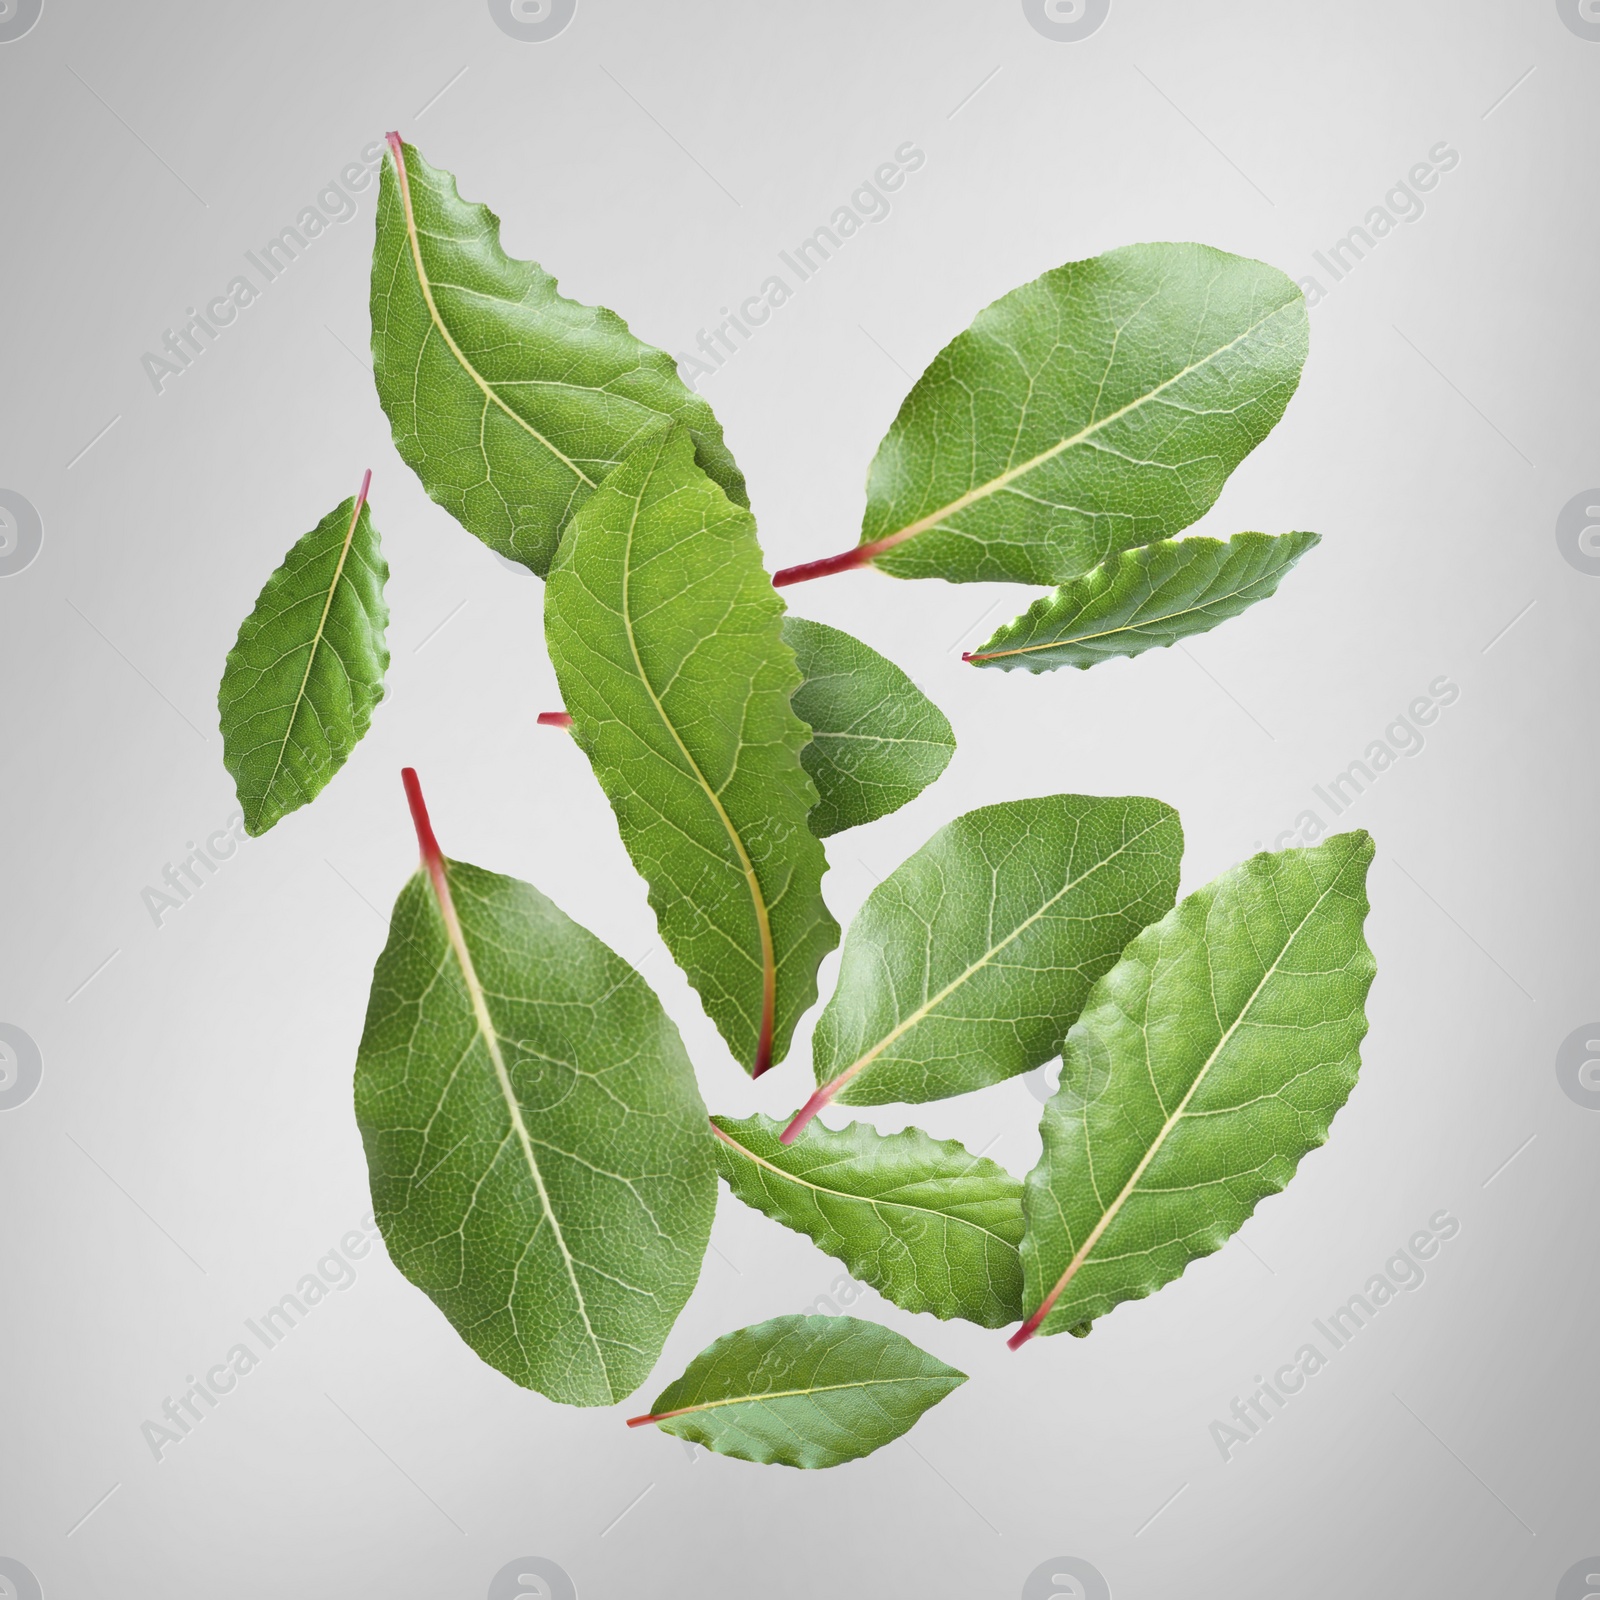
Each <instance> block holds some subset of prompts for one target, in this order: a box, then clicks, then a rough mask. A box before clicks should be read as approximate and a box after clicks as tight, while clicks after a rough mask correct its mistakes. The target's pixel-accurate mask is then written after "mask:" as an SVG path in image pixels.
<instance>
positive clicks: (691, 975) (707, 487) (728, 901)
mask: <svg viewBox="0 0 1600 1600" xmlns="http://www.w3.org/2000/svg"><path fill="white" fill-rule="evenodd" d="M545 637H546V639H547V641H548V644H549V647H550V659H551V661H552V662H553V663H554V665H555V670H556V678H557V681H558V682H559V683H560V685H561V691H562V694H563V695H564V696H565V698H566V708H567V712H568V714H569V715H570V716H571V718H572V733H573V737H574V738H575V739H576V740H577V741H578V744H579V745H580V746H581V747H582V749H583V751H584V753H585V754H586V755H587V756H588V757H589V760H590V762H591V763H592V764H593V766H594V770H595V776H596V777H597V778H599V780H600V786H601V788H602V789H604V790H605V793H606V797H607V799H609V800H610V802H611V805H612V809H613V810H614V811H615V812H616V816H617V826H618V828H619V830H620V832H621V834H622V841H623V843H624V844H625V845H626V846H627V849H628V853H629V854H630V855H631V856H632V858H633V864H634V865H635V866H636V867H637V868H638V869H639V872H640V873H641V875H642V876H643V877H644V879H645V880H646V882H647V883H648V884H649V885H650V904H651V906H652V907H653V908H654V910H655V913H656V918H657V922H658V924H659V926H660V929H661V937H662V939H663V940H664V941H665V943H666V945H667V948H668V949H669V950H670V951H671V952H672V954H673V956H674V958H675V959H676V960H677V962H678V964H679V966H681V967H682V968H683V970H684V972H685V974H686V975H687V976H688V979H689V981H690V983H692V984H693V985H694V987H695V989H696V990H697V991H698V992H699V995H700V999H701V1002H702V1004H703V1005H704V1006H705V1008H706V1011H707V1013H708V1014H709V1015H710V1017H711V1019H712V1020H713V1021H714V1022H715V1023H716V1025H717V1027H718V1029H719V1030H720V1031H721V1033H722V1036H723V1038H724V1039H726V1040H727V1042H728V1048H729V1049H730V1050H732V1051H733V1053H734V1055H735V1057H736V1058H737V1059H738V1060H739V1062H740V1063H741V1065H743V1066H744V1068H745V1070H746V1071H748V1072H750V1073H751V1074H752V1075H753V1076H760V1074H761V1073H762V1072H764V1071H765V1070H766V1069H767V1067H769V1066H770V1065H771V1064H772V1063H773V1062H776V1061H781V1060H782V1059H783V1057H784V1054H785V1053H786V1052H787V1050H788V1048H789V1039H790V1035H791V1034H792V1033H793V1032H794V1026H795V1023H796V1022H797V1021H798V1020H799V1018H800V1017H801V1015H802V1014H803V1013H804V1012H805V1011H806V1009H807V1008H808V1007H809V1006H810V1005H811V1003H812V1001H813V1000H815V999H816V994H817V967H818V965H819V964H820V963H821V961H822V958H823V957H824V956H825V955H826V954H827V953H828V952H829V951H830V950H831V949H833V947H834V945H836V944H837V943H838V941H839V925H838V924H837V923H836V922H835V921H834V920H833V918H832V917H831V916H830V915H829V914H828V909H827V907H826V906H825V905H824V904H823V901H822V874H823V872H824V871H826V870H827V858H826V857H825V856H824V855H823V851H822V845H821V843H820V842H819V841H818V840H817V838H816V837H815V836H814V835H813V834H812V832H811V830H810V828H809V827H808V826H807V824H806V814H807V813H808V812H809V811H810V810H811V808H812V807H813V806H814V805H815V804H816V800H817V791H816V788H815V786H814V785H813V784H812V782H811V780H810V778H808V777H807V776H806V773H805V769H804V768H803V767H802V766H801V765H800V752H801V750H802V749H803V748H804V746H805V744H806V741H807V739H808V738H809V737H810V731H809V730H808V729H807V727H806V725H805V724H804V723H803V722H802V721H801V720H800V719H799V718H798V717H797V716H796V715H795V714H794V711H793V709H792V708H791V705H790V696H791V695H792V694H793V693H794V691H795V690H796V689H797V688H798V687H799V686H800V672H799V669H798V668H797V667H796V665H795V659H794V651H793V650H791V649H790V648H789V646H788V645H787V644H785V643H784V640H783V602H782V601H781V600H780V599H779V598H778V596H777V595H776V594H775V593H774V592H773V588H772V585H771V583H770V582H769V581H768V579H767V575H766V571H765V570H764V568H763V567H762V565H761V548H760V546H759V545H758V544H757V543H756V529H755V519H754V518H753V517H752V516H751V515H750V513H749V512H748V511H746V510H744V509H743V508H742V507H740V506H736V505H734V504H733V503H732V502H731V501H730V500H729V499H728V497H727V496H726V495H725V494H724V493H723V492H722V490H721V489H720V488H719V487H718V486H717V485H716V484H715V483H713V482H712V481H711V479H710V478H709V477H707V476H706V474H705V473H704V472H702V471H701V470H700V468H699V467H698V466H697V464H696V462H695V459H694V452H693V447H692V445H691V443H690V440H689V437H688V435H687V434H686V433H684V431H683V430H682V429H681V428H674V429H673V430H672V431H671V432H670V433H665V434H660V435H658V436H656V437H655V438H653V439H651V440H650V442H649V443H647V444H645V445H643V446H641V447H640V448H639V450H638V451H636V452H635V454H634V455H632V456H630V457H629V458H628V460H627V461H626V462H624V463H623V465H622V466H620V467H618V468H617V469H616V471H615V472H614V473H612V475H611V476H610V477H609V478H608V479H607V480H606V482H605V484H604V486H603V487H602V488H601V489H600V490H599V491H598V492H597V493H596V494H595V495H594V496H593V497H592V498H591V499H590V500H589V501H588V502H587V503H586V504H585V505H584V507H583V509H582V510H581V511H580V512H579V513H578V514H577V516H576V517H574V518H573V520H572V524H571V527H570V528H569V530H568V532H567V535H566V537H565V538H564V539H563V540H562V542H561V550H560V553H559V555H558V556H557V558H556V564H555V566H554V567H553V568H552V569H551V572H550V581H549V585H548V587H547V589H546V591H545Z"/></svg>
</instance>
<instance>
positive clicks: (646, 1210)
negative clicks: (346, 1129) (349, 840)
mask: <svg viewBox="0 0 1600 1600" xmlns="http://www.w3.org/2000/svg"><path fill="white" fill-rule="evenodd" d="M406 784H407V792H408V794H409V796H410V798H411V802H412V811H413V816H414V817H415V819H416V823H417V833H418V838H419V841H420V843H421V846H422V855H423V865H422V868H421V870H420V871H419V872H418V873H417V874H416V876H415V877H413V878H412V879H411V881H410V882H409V883H408V884H407V885H406V886H405V888H404V889H403V890H401V893H400V898H399V900H398V901H397V902H396V905H395V909H394V917H393V920H392V922H391V924H390V933H389V942H388V943H387V945H386V946H385V947H384V950H383V953H382V955H380V956H379V957H378V964H377V970H376V971H375V972H374V974H373V980H372V999H371V1002H370V1005H369V1007H368V1010H367V1019H366V1026H365V1029H364V1031H363V1033H362V1037H361V1048H360V1054H359V1056H358V1058H357V1062H356V1077H355V1100H356V1121H357V1123H358V1124H359V1126H360V1129H361V1137H362V1142H363V1143H364V1145H365V1147H366V1153H367V1165H368V1169H369V1173H370V1176H371V1181H372V1203H373V1210H374V1213H375V1215H376V1217H377V1220H378V1226H379V1228H380V1229H381V1230H382V1232H383V1237H384V1241H385V1243H386V1244H387V1245H388V1248H389V1254H390V1256H391V1258H392V1259H393V1261H394V1263H395V1265H396V1266H397V1267H399V1269H400V1270H401V1272H403V1273H404V1274H405V1275H406V1277H408V1278H409V1279H410V1280H411V1281H412V1282H413V1283H414V1284H416V1285H417V1287H418V1288H420V1289H422V1290H423V1291H424V1292H425V1293H426V1294H427V1295H428V1296H429V1297H430V1298H431V1299H432V1300H433V1301H434V1303H435V1304H436V1305H437V1306H438V1307H439V1309H440V1310H441V1311H443V1312H444V1314H445V1316H446V1317H448V1318H449V1319H450V1321H451V1323H452V1324H453V1325H454V1326H455V1329H456V1331H457V1332H458V1333H459V1334H460V1335H461V1337H462V1338H463V1339H464V1340H466V1342H467V1343H468V1344H469V1345H471V1347H472V1348H473V1349H474V1350H475V1351H477V1353H478V1354H479V1355H480V1356H482V1358H483V1359H484V1360H485V1361H487V1362H488V1363H489V1364H490V1365H491V1366H493V1367H496V1368H498V1369H499V1370H500V1371H501V1372H503V1373H505V1375H506V1376H507V1377H509V1378H512V1379H514V1380H515V1381H516V1382H517V1383H520V1384H523V1385H524V1386H525V1387H527V1388H530V1389H538V1390H539V1391H540V1392H541V1393H543V1394H546V1395H548V1396H549V1397H550V1398H551V1399H552V1400H559V1401H561V1402H563V1403H564V1404H567V1405H580V1406H600V1405H611V1404H613V1403H614V1402H616V1401H618V1400H620V1399H622V1398H623V1397H624V1396H625V1395H627V1394H629V1393H631V1392H632V1391H633V1390H634V1389H636V1388H637V1387H638V1386H639V1384H641V1383H642V1382H643V1381H644V1380H645V1378H646V1377H647V1376H648V1375H649V1372H650V1369H651V1367H652V1366H653V1365H654V1364H655V1361H656V1358H657V1357H658V1356H659V1355H660V1353H661V1347H662V1344H663V1342H664V1341H665V1339H666V1336H667V1332H668V1330H669V1329H670V1328H671V1326H672V1324H673V1321H674V1319H675V1318H676V1317H677V1314H678V1312H679V1311H680V1310H682V1309H683V1305H684V1302H685V1301H686V1300H687V1299H688V1298H689V1294H690V1292H691V1291H692V1290H693V1288H694V1285H695V1280H696V1279H697V1277H698V1276H699V1272H700V1262H701V1258H702V1256H703V1255H704V1253H705V1248H706V1243H707V1241H708V1240H709V1238H710V1236H711V1218H712V1213H713V1212H714V1210H715V1208H716V1176H715V1169H714V1165H713V1161H712V1155H711V1151H710V1149H709V1148H708V1141H707V1139H706V1134H705V1125H706V1124H705V1119H706V1110H705V1105H704V1103H703V1102H702V1101H701V1099H700V1091H699V1089H698V1088H697V1087H696V1083H695V1076H694V1069H693V1067H692V1066H691V1065H690V1063H689V1058H688V1056H687V1054H686V1053H685V1051H684V1048H683V1043H682V1040H681V1039H680V1038H679V1037H678V1031H677V1029H676V1028H675V1027H674V1026H673V1024H672V1022H671V1020H670V1019H669V1018H668V1017H667V1015H666V1013H665V1012H664V1011H663V1010H662V1009H661V1005H660V1002H659V1001H658V1000H657V999H656V997H655V995H654V994H653V993H652V992H651V990H650V988H649V986H648V985H647V984H646V983H645V982H644V980H643V979H642V978H640V976H639V975H638V973H636V972H635V971H634V970H633V969H632V968H631V967H630V966H629V965H628V964H627V963H626V962H625V961H623V960H622V958H621V957H620V956H618V955H616V954H614V953H613V952H612V951H611V950H609V949H607V947H606V946H605V945H603V944H602V943H601V942H600V941H599V940H598V939H596V938H595V937H594V935H593V934H591V933H589V932H587V931H586V930H585V929H583V928H581V927H579V926H578V924H577V923H575V922H573V921H572V920H571V919H570V918H569V917H567V916H566V915H564V914H563V913H562V912H561V911H560V910H558V909H557V908H556V907H555V906H554V905H552V904H551V902H550V901H548V900H547V899H545V897H544V896H543V895H542V894H540V893H539V891H538V890H537V889H535V888H534V887H533V886H532V885H531V884H528V883H522V882H519V881H518V880H517V879H515V878H507V877H502V876H501V875H500V874H498V873H494V872H486V871H484V870H483V869H482V868H481V867H474V866H469V865H468V864H467V863H465V862H462V861H451V860H447V859H446V858H445V857H444V856H443V855H442V854H441V853H440V850H439V847H438V844H437V842H436V841H435V839H434V836H433V830H432V828H431V827H430V826H429V824H428V818H427V812H426V810H425V809H424V807H423V804H422V797H421V792H420V790H419V789H418V787H417V785H416V775H415V774H414V773H412V772H410V771H409V769H408V771H407V773H406Z"/></svg>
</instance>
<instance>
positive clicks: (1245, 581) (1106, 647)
mask: <svg viewBox="0 0 1600 1600" xmlns="http://www.w3.org/2000/svg"><path fill="white" fill-rule="evenodd" d="M1320 537H1321V536H1320V535H1318V534H1315V533H1284V534H1279V535H1277V536H1276V537H1273V536H1271V535H1269V534H1265V533H1236V534H1235V535H1234V536H1233V537H1232V538H1231V539H1228V540H1226V541H1224V540H1220V539H1177V540H1170V539H1164V540H1162V541H1161V542H1160V543H1159V544H1151V545H1145V546H1144V547H1142V548H1141V549H1138V550H1126V551H1124V552H1123V553H1122V554H1121V555H1120V556H1114V557H1113V558H1112V559H1111V560H1110V561H1107V562H1106V563H1105V564H1104V565H1103V566H1099V567H1096V568H1095V569H1094V571H1093V572H1091V573H1089V574H1087V575H1086V576H1085V577H1082V578H1076V579H1074V580H1073V581H1072V582H1071V583H1067V584H1063V585H1062V586H1061V587H1060V588H1059V589H1056V590H1055V591H1054V592H1053V593H1051V594H1047V595H1041V596H1040V597H1039V599H1037V600H1035V601H1034V603H1033V604H1032V605H1031V606H1029V607H1028V609H1027V611H1026V612H1024V613H1023V615H1022V616H1020V617H1018V618H1017V619H1016V620H1015V621H1013V622H1008V623H1007V624H1006V625H1005V626H1004V627H1003V628H999V629H997V630H996V631H995V634H994V636H993V637H992V638H991V639H990V640H989V641H988V642H987V643H986V644H985V645H983V647H982V648H981V649H978V650H974V651H971V652H970V653H969V654H967V655H965V656H963V657H962V659H963V660H964V661H970V662H972V663H973V664H974V665H975V666H979V667H1000V668H1002V669H1004V670H1006V671H1014V670H1016V669H1017V668H1019V667H1020V668H1025V669H1026V670H1027V671H1029V672H1049V671H1052V670H1053V669H1055V668H1056V667H1080V668H1084V669H1087V668H1089V667H1092V666H1093V665H1094V664H1095V663H1096V662H1097V661H1107V660H1109V659H1110V658H1111V657H1112V656H1136V655H1141V654H1142V653H1143V652H1144V651H1146V650H1154V649H1156V648H1158V647H1164V646H1168V645H1174V644H1176V643H1177V642H1178V641H1179V640H1180V639H1188V638H1191V637H1193V636H1194V635H1195V634H1198V633H1207V632H1209V631H1210V630H1211V629H1212V628H1215V627H1216V626H1217V625H1218V624H1219V623H1222V622H1226V621H1227V620H1228V619H1229V618H1230V617H1236V616H1238V615H1239V614H1240V612H1242V611H1244V610H1246V609H1247V608H1248V607H1250V606H1253V605H1254V604H1255V603H1256V601H1258V600H1265V599H1267V598H1268V597H1269V596H1271V595H1273V594H1275V593H1276V592H1277V589H1278V584H1279V583H1280V582H1281V581H1282V579H1283V577H1284V576H1285V574H1286V573H1288V571H1289V570H1290V568H1292V567H1293V566H1294V564H1295V563H1296V562H1297V561H1298V560H1299V559H1300V557H1301V556H1303V555H1304V554H1305V553H1306V551H1307V550H1309V549H1310V548H1311V547H1312V546H1313V545H1314V544H1317V543H1318V542H1319V540H1320Z"/></svg>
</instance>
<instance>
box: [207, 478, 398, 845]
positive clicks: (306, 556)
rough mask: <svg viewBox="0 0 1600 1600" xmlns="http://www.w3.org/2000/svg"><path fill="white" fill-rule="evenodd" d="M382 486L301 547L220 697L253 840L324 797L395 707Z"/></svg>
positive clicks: (245, 638)
mask: <svg viewBox="0 0 1600 1600" xmlns="http://www.w3.org/2000/svg"><path fill="white" fill-rule="evenodd" d="M371 480H372V474H371V473H370V472H369V473H368V474H367V475H366V477H364V478H363V479H362V480H361V490H360V493H358V494H355V495H352V496H351V498H350V499H348V500H345V501H343V502H342V503H341V504H339V505H337V506H335V507H334V508H333V510H332V511H330V512H329V513H328V514H327V516H325V517H324V518H323V519H322V521H321V522H319V523H318V524H317V525H316V527H314V528H313V529H312V530H311V532H310V533H308V534H305V535H304V536H303V537H302V538H300V539H299V540H297V541H296V543H295V544H294V546H293V548H292V549H291V550H290V551H289V553H288V555H287V556H285V557H284V561H283V565H282V566H281V567H279V568H278V570H277V571H276V572H274V573H273V574H272V576H271V577H270V578H268V579H267V583H266V587H265V588H264V589H262V591H261V593H260V594H259V595H258V596H257V597H256V603H255V608H254V610H252V611H251V613H250V615H249V616H248V617H246V618H245V620H244V622H243V624H242V625H241V626H240V629H239V637H238V639H237V641H236V642H235V644H234V646H233V649H231V650H230V651H229V652H228V660H227V665H226V666H225V667H224V668H223V673H222V685H221V687H220V689H219V690H218V692H217V708H218V711H219V713H220V716H221V723H222V761H223V765H224V766H226V767H227V769H228V771H229V772H230V773H231V774H232V775H233V780H234V784H235V786H236V787H237V789H238V793H239V805H240V806H241V808H242V809H243V811H244V825H245V831H246V832H247V833H249V834H251V835H259V834H263V833H265V832H266V831H267V829H268V828H270V827H271V826H272V825H273V824H274V823H275V822H278V821H280V820H281V819H282V818H283V817H285V816H287V815H288V814H289V812H291V811H294V810H296V809H297V808H298V807H300V806H303V805H306V804H308V803H309V802H310V801H312V800H314V799H315V798H316V797H317V796H318V795H319V794H321V793H322V791H323V789H325V788H326V787H327V785H328V783H329V781H330V780H331V779H332V778H333V776H334V774H335V773H336V772H338V770H339V768H340V767H342V766H343V765H344V764H345V761H346V760H347V759H348V757H349V755H350V752H351V751H352V750H354V749H355V747H356V745H357V744H358V743H359V742H360V740H361V737H362V735H363V734H365V733H366V731H367V728H368V726H369V724H370V723H371V721H372V711H373V708H374V707H375V706H376V705H377V703H378V702H379V701H380V700H381V699H382V698H383V678H384V674H385V673H386V672H387V671H388V670H389V646H388V644H387V642H386V640H385V637H384V632H385V629H386V628H387V627H388V623H389V608H388V606H387V605H386V604H385V602H384V598H383V587H384V585H385V584H386V583H387V582H388V581H389V566H388V563H387V562H386V561H385V560H384V559H383V551H382V548H381V547H380V545H379V543H378V530H377V529H376V528H375V527H374V526H373V523H372V508H371V507H370V506H369V505H368V504H367V486H368V484H369V483H370V482H371Z"/></svg>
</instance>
